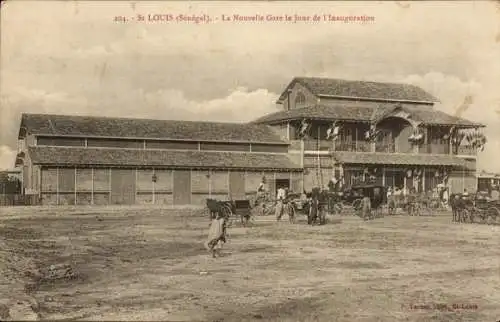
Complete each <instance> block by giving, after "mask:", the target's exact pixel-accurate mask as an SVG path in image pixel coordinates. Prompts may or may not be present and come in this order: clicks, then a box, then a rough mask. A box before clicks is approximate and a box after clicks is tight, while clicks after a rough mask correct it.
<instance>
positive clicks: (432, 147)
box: [418, 143, 450, 154]
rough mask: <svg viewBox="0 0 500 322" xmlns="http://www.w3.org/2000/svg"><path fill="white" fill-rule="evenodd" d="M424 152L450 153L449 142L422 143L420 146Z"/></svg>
mask: <svg viewBox="0 0 500 322" xmlns="http://www.w3.org/2000/svg"><path fill="white" fill-rule="evenodd" d="M418 151H419V153H422V154H450V146H449V145H448V144H435V143H431V144H422V145H420V146H419V148H418Z"/></svg>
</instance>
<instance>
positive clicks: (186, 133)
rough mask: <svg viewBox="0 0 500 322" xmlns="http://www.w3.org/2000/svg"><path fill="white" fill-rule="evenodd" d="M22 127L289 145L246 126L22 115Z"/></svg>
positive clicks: (39, 131) (90, 134)
mask: <svg viewBox="0 0 500 322" xmlns="http://www.w3.org/2000/svg"><path fill="white" fill-rule="evenodd" d="M21 128H22V129H23V131H24V130H27V131H28V132H30V133H33V134H38V135H61V136H85V137H115V138H125V137H127V138H149V139H172V140H175V139H177V140H193V141H231V142H254V143H275V144H286V143H285V142H284V141H283V140H281V138H280V137H279V136H278V135H277V134H276V133H275V132H274V131H273V130H272V129H271V128H270V127H268V126H265V125H256V124H246V123H222V122H194V121H174V120H149V119H128V118H110V117H94V116H69V115H50V114H23V116H22V120H21ZM20 135H21V131H20Z"/></svg>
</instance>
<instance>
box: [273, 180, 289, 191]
mask: <svg viewBox="0 0 500 322" xmlns="http://www.w3.org/2000/svg"><path fill="white" fill-rule="evenodd" d="M275 182H276V184H275V187H276V191H278V189H279V188H288V190H290V179H276V181H275Z"/></svg>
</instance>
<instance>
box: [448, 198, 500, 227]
mask: <svg viewBox="0 0 500 322" xmlns="http://www.w3.org/2000/svg"><path fill="white" fill-rule="evenodd" d="M450 205H451V209H452V212H453V222H459V223H466V222H470V223H486V224H495V223H497V220H498V219H500V201H499V200H489V199H488V198H485V197H483V196H481V195H480V194H472V195H464V194H452V195H451V196H450Z"/></svg>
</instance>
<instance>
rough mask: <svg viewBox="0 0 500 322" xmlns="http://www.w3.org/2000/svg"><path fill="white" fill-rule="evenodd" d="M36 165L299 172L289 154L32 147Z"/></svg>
mask: <svg viewBox="0 0 500 322" xmlns="http://www.w3.org/2000/svg"><path fill="white" fill-rule="evenodd" d="M28 151H29V155H30V158H31V160H32V161H33V163H34V164H41V165H60V166H63V165H67V166H75V165H94V166H134V167H135V166H155V167H174V168H238V169H243V168H247V169H289V170H299V169H301V167H300V165H298V164H295V163H294V162H292V161H291V159H290V158H288V156H287V155H286V154H281V155H280V154H271V153H241V152H205V151H180V150H178V151H174V150H137V149H136V150H133V149H100V148H98V149H96V148H67V147H41V146H37V147H29V148H28Z"/></svg>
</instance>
